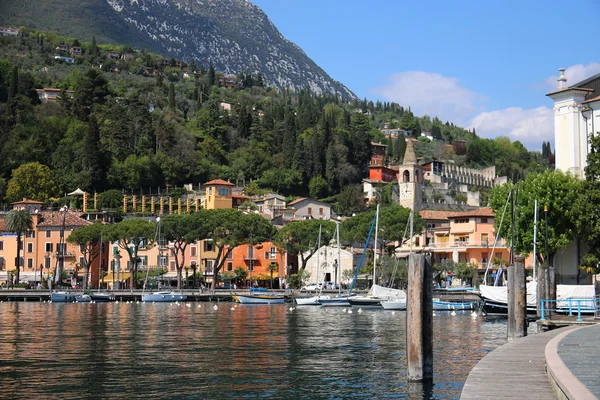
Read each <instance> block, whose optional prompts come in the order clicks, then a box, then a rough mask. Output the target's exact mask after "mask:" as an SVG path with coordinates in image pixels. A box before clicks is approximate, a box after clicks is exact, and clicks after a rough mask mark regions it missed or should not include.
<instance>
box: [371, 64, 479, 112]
mask: <svg viewBox="0 0 600 400" xmlns="http://www.w3.org/2000/svg"><path fill="white" fill-rule="evenodd" d="M372 93H373V94H375V95H379V96H381V97H382V98H383V100H386V101H395V102H396V103H398V104H401V105H402V106H404V107H408V106H410V108H411V110H412V111H413V112H414V113H415V114H416V115H419V116H422V115H425V114H427V115H430V116H432V117H433V116H437V117H439V118H440V119H441V120H442V121H452V122H454V123H459V121H464V120H465V119H466V118H468V117H470V116H472V115H473V114H474V113H476V112H478V111H482V110H483V109H484V107H483V102H484V101H485V100H486V98H485V96H483V95H481V94H479V93H477V92H474V91H472V90H469V89H466V88H464V87H462V86H460V85H459V82H458V79H457V78H449V77H446V76H443V75H440V74H436V73H432V72H425V71H408V72H401V73H397V74H394V75H392V76H391V77H390V78H389V80H388V83H387V84H386V85H384V86H380V87H378V88H375V89H373V90H372Z"/></svg>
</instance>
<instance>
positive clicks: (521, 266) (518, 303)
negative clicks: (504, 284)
mask: <svg viewBox="0 0 600 400" xmlns="http://www.w3.org/2000/svg"><path fill="white" fill-rule="evenodd" d="M507 289H508V324H507V336H508V340H509V341H510V340H513V339H517V338H521V337H524V336H527V288H526V285H525V258H524V257H523V256H522V255H517V256H515V265H509V266H508V288H507Z"/></svg>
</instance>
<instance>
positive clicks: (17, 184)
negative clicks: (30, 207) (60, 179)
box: [6, 162, 57, 202]
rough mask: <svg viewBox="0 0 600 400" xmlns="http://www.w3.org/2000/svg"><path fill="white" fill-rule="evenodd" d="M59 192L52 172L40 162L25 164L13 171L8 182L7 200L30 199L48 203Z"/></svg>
mask: <svg viewBox="0 0 600 400" xmlns="http://www.w3.org/2000/svg"><path fill="white" fill-rule="evenodd" d="M56 192H57V187H56V183H54V174H53V173H52V170H51V169H50V168H48V167H47V166H45V165H42V164H40V163H38V162H33V163H29V164H23V165H21V166H20V167H18V168H17V169H15V170H13V172H12V178H11V179H10V180H9V181H8V188H7V189H6V199H7V201H9V202H14V201H18V200H22V199H23V198H28V199H30V200H36V201H46V200H48V199H49V198H50V197H52V196H54V195H55V193H56Z"/></svg>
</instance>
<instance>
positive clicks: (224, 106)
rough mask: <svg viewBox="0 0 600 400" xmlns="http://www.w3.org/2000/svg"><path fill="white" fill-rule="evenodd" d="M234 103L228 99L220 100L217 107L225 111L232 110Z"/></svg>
mask: <svg viewBox="0 0 600 400" xmlns="http://www.w3.org/2000/svg"><path fill="white" fill-rule="evenodd" d="M235 105H236V104H235V103H231V102H229V101H222V102H220V103H219V107H221V110H225V111H233V109H234V107H235Z"/></svg>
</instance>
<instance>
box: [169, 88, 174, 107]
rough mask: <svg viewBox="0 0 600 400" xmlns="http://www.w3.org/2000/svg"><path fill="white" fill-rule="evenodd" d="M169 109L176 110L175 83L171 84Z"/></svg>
mask: <svg viewBox="0 0 600 400" xmlns="http://www.w3.org/2000/svg"><path fill="white" fill-rule="evenodd" d="M169 111H171V112H175V85H174V84H173V82H171V83H170V84H169Z"/></svg>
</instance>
